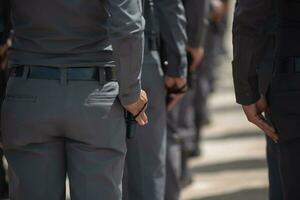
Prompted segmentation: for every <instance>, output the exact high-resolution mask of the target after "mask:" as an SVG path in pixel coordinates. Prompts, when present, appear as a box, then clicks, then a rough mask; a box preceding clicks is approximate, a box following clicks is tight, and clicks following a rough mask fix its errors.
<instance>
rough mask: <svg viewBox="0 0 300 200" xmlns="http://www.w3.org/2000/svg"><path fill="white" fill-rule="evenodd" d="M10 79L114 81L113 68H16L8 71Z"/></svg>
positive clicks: (114, 73)
mask: <svg viewBox="0 0 300 200" xmlns="http://www.w3.org/2000/svg"><path fill="white" fill-rule="evenodd" d="M10 76H11V77H24V78H28V79H46V80H61V79H65V80H66V81H100V82H103V83H104V82H110V81H116V80H117V78H116V70H115V68H114V67H69V68H59V67H45V66H17V67H12V68H11V70H10Z"/></svg>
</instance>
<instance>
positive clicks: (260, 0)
mask: <svg viewBox="0 0 300 200" xmlns="http://www.w3.org/2000/svg"><path fill="white" fill-rule="evenodd" d="M270 2H271V0H239V1H238V2H237V5H236V8H235V14H234V23H233V57H234V60H233V79H234V86H235V93H236V100H237V102H238V103H240V104H243V105H248V104H252V103H254V102H256V101H257V100H258V99H259V97H260V92H259V87H258V74H257V69H258V67H259V64H260V62H261V58H262V56H263V49H264V48H265V43H266V41H267V34H266V30H265V27H266V24H267V23H269V21H268V19H269V13H270V11H271V9H270V5H271V3H270Z"/></svg>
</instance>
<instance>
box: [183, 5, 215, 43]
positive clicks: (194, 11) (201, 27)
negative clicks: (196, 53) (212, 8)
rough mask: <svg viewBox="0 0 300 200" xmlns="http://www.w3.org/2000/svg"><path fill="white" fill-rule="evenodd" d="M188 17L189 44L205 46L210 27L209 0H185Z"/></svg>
mask: <svg viewBox="0 0 300 200" xmlns="http://www.w3.org/2000/svg"><path fill="white" fill-rule="evenodd" d="M183 3H184V7H185V10H186V18H187V22H188V23H187V34H188V45H189V46H190V47H193V48H198V47H203V46H204V42H205V36H206V32H207V27H208V12H209V3H210V1H209V0H183Z"/></svg>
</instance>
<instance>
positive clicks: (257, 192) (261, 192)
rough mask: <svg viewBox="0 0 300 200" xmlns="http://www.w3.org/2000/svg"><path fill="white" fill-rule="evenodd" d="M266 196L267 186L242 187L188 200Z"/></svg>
mask: <svg viewBox="0 0 300 200" xmlns="http://www.w3.org/2000/svg"><path fill="white" fill-rule="evenodd" d="M267 196H268V189H267V188H257V189H244V190H240V191H237V192H233V193H229V194H220V195H216V196H211V197H205V198H194V199H190V200H265V199H266V197H267Z"/></svg>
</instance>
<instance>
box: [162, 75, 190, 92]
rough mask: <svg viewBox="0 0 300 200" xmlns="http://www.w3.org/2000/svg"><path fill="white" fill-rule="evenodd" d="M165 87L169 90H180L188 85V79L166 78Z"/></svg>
mask: <svg viewBox="0 0 300 200" xmlns="http://www.w3.org/2000/svg"><path fill="white" fill-rule="evenodd" d="M165 85H166V87H167V88H168V89H169V88H172V89H180V88H183V87H184V86H185V85H186V78H173V77H169V76H166V77H165Z"/></svg>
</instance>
